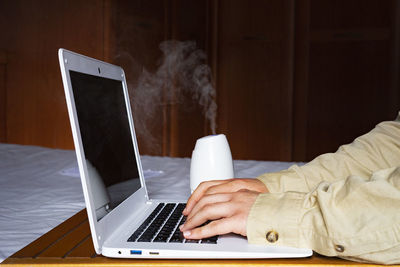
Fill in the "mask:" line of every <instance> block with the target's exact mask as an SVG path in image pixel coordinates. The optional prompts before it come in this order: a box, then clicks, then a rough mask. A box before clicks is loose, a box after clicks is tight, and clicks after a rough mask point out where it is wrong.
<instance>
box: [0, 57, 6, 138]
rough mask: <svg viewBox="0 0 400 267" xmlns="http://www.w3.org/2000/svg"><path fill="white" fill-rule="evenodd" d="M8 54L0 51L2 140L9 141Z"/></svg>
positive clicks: (0, 132)
mask: <svg viewBox="0 0 400 267" xmlns="http://www.w3.org/2000/svg"><path fill="white" fill-rule="evenodd" d="M6 74H7V55H6V53H5V52H1V51H0V142H4V143H5V142H7V122H6V118H7V116H6V112H7V91H6V83H7V80H6Z"/></svg>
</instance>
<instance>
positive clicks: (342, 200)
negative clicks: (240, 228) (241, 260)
mask: <svg viewBox="0 0 400 267" xmlns="http://www.w3.org/2000/svg"><path fill="white" fill-rule="evenodd" d="M247 237H248V241H249V243H254V244H268V245H272V246H292V247H305V248H311V249H313V250H314V251H316V252H318V253H320V254H322V255H326V256H338V257H342V258H346V259H350V260H356V261H365V262H376V263H384V264H394V263H400V167H399V168H397V167H393V168H388V169H383V170H380V171H377V172H374V173H373V174H371V176H370V177H368V178H365V177H363V176H358V175H351V176H349V177H347V178H346V179H342V180H336V181H334V182H326V181H325V182H321V183H320V184H319V185H318V186H317V187H316V188H315V189H314V190H312V191H311V192H309V193H304V192H279V193H271V194H268V193H267V194H260V195H259V196H258V198H257V199H256V202H255V203H254V205H253V206H252V208H251V210H250V214H249V216H248V221H247Z"/></svg>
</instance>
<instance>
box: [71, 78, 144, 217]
mask: <svg viewBox="0 0 400 267" xmlns="http://www.w3.org/2000/svg"><path fill="white" fill-rule="evenodd" d="M70 77H71V84H72V90H73V94H74V100H75V106H76V112H77V115H78V123H79V129H80V132H81V137H82V143H83V148H84V156H85V158H86V162H87V165H91V166H92V167H93V168H94V169H95V173H96V174H98V175H96V176H99V177H100V178H101V180H102V183H103V184H104V187H105V188H106V192H107V195H108V196H107V197H108V198H109V201H107V202H108V203H107V205H106V206H105V207H104V209H105V210H109V209H112V208H113V207H115V206H116V205H118V204H119V203H121V202H122V201H123V200H125V199H126V198H127V197H128V196H130V195H131V194H132V193H134V192H135V191H136V190H137V189H139V188H140V179H139V173H138V168H137V164H136V158H135V152H134V148H133V142H132V136H131V131H130V127H129V121H128V115H127V108H126V105H125V97H124V92H123V87H122V82H121V81H118V80H113V79H108V78H103V77H98V76H94V75H88V74H83V73H79V72H75V71H70ZM91 173H92V175H91ZM91 176H95V175H93V172H90V171H89V177H88V178H89V184H90V186H92V183H93V184H96V183H97V184H98V181H97V182H96V181H94V180H93V179H95V177H91ZM98 191H101V190H92V192H94V193H96V192H97V193H98ZM99 194H100V193H99ZM94 198H95V199H96V196H94ZM97 208H99V207H96V209H97ZM96 213H97V212H96ZM103 215H104V213H103ZM103 215H99V214H98V215H97V217H98V218H97V219H98V220H99V219H100V218H99V217H102V216H103Z"/></svg>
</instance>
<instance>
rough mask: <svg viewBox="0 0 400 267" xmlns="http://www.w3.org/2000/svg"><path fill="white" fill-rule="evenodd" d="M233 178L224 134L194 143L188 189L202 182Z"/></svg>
mask: <svg viewBox="0 0 400 267" xmlns="http://www.w3.org/2000/svg"><path fill="white" fill-rule="evenodd" d="M233 177H234V173H233V161H232V154H231V150H230V148H229V144H228V140H227V139H226V136H225V135H224V134H219V135H209V136H205V137H202V138H200V139H198V140H197V141H196V145H195V147H194V150H193V153H192V160H191V162H190V189H191V191H192V192H193V191H194V190H195V189H196V187H197V186H198V185H199V184H200V183H201V182H204V181H208V180H223V179H230V178H233Z"/></svg>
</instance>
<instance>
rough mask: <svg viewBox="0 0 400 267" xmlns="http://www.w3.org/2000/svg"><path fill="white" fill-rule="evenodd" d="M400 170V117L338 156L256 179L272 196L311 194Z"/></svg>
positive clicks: (319, 158)
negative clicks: (320, 187)
mask: <svg viewBox="0 0 400 267" xmlns="http://www.w3.org/2000/svg"><path fill="white" fill-rule="evenodd" d="M395 166H400V113H399V116H398V117H397V119H396V120H395V121H388V122H382V123H380V124H378V125H377V126H376V127H375V128H374V129H373V130H372V131H370V132H369V133H367V134H365V135H363V136H361V137H359V138H357V139H355V140H354V142H352V143H351V144H348V145H343V146H341V147H340V148H339V149H338V151H337V152H335V153H327V154H323V155H321V156H319V157H317V158H315V159H314V160H313V161H311V162H309V163H308V164H306V165H304V166H301V167H299V166H297V165H294V166H292V167H290V168H289V169H288V170H285V171H282V172H277V173H266V174H263V175H261V176H259V177H257V178H258V179H259V180H260V181H262V182H263V183H264V184H265V185H266V186H267V188H268V190H269V192H271V193H274V192H289V191H296V192H304V193H307V192H310V191H311V190H313V189H314V188H315V187H316V186H317V185H318V184H319V183H321V182H322V181H328V182H332V181H335V180H341V179H345V178H347V177H348V176H349V175H357V176H360V177H363V178H368V177H370V176H371V174H372V173H373V172H375V171H377V170H380V169H386V168H390V167H395Z"/></svg>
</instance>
